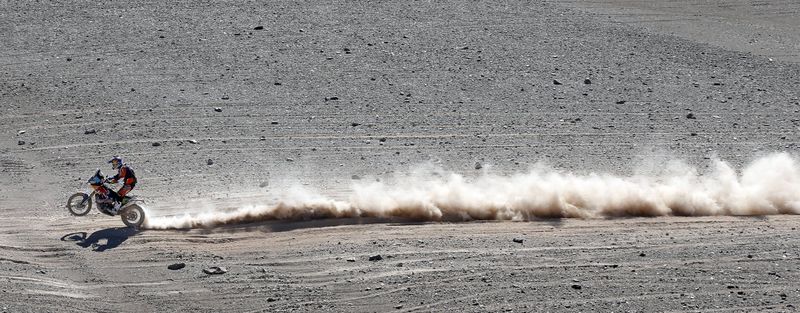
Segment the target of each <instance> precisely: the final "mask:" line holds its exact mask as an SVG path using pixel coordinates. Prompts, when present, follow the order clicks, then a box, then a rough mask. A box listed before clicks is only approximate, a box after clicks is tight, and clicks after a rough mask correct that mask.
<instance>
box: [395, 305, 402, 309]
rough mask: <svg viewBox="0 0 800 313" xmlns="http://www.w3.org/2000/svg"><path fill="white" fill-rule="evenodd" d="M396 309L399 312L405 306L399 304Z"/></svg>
mask: <svg viewBox="0 0 800 313" xmlns="http://www.w3.org/2000/svg"><path fill="white" fill-rule="evenodd" d="M394 308H395V309H398V310H399V309H402V308H403V305H402V304H398V305H395V306H394Z"/></svg>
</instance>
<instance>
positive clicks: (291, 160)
mask: <svg viewBox="0 0 800 313" xmlns="http://www.w3.org/2000/svg"><path fill="white" fill-rule="evenodd" d="M286 162H294V159H292V158H286Z"/></svg>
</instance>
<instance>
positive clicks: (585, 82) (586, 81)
mask: <svg viewBox="0 0 800 313" xmlns="http://www.w3.org/2000/svg"><path fill="white" fill-rule="evenodd" d="M583 83H584V84H587V85H591V84H592V81H591V80H590V79H588V78H587V79H584V80H583Z"/></svg>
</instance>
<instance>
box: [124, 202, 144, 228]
mask: <svg viewBox="0 0 800 313" xmlns="http://www.w3.org/2000/svg"><path fill="white" fill-rule="evenodd" d="M119 216H120V217H122V222H123V223H125V226H128V227H130V228H133V229H139V228H140V227H142V224H144V210H143V209H142V207H140V206H138V205H136V204H133V205H131V206H129V207H127V208H125V209H124V210H122V212H120V213H119Z"/></svg>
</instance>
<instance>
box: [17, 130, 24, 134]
mask: <svg viewBox="0 0 800 313" xmlns="http://www.w3.org/2000/svg"><path fill="white" fill-rule="evenodd" d="M24 133H25V131H24V130H20V131H18V132H17V135H22V134H24Z"/></svg>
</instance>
